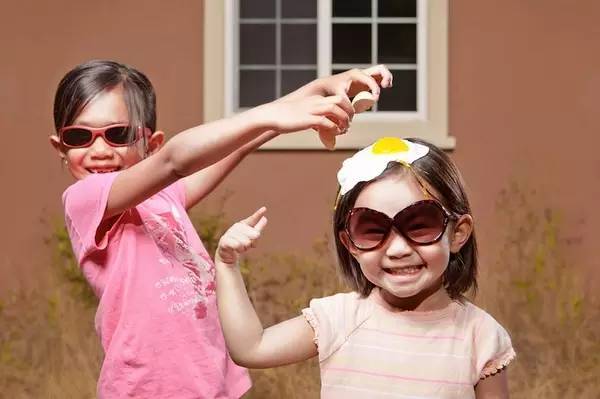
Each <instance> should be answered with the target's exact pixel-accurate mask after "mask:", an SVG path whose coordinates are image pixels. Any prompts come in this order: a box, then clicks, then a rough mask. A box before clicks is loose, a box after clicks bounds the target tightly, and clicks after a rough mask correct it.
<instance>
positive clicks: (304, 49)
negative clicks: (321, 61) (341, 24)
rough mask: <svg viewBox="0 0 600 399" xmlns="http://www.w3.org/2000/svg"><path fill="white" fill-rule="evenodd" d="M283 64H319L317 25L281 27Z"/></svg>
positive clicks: (285, 25) (286, 25)
mask: <svg viewBox="0 0 600 399" xmlns="http://www.w3.org/2000/svg"><path fill="white" fill-rule="evenodd" d="M281 63H282V64H316V63H317V25H316V24H282V25H281Z"/></svg>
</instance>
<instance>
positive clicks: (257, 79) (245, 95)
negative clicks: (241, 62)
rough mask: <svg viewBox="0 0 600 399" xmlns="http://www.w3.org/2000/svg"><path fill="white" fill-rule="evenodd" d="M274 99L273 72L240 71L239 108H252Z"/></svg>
mask: <svg viewBox="0 0 600 399" xmlns="http://www.w3.org/2000/svg"><path fill="white" fill-rule="evenodd" d="M274 99H275V71H273V70H270V71H240V105H239V106H240V107H254V106H256V105H260V104H264V103H266V102H269V101H273V100H274Z"/></svg>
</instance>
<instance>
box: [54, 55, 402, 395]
mask: <svg viewBox="0 0 600 399" xmlns="http://www.w3.org/2000/svg"><path fill="white" fill-rule="evenodd" d="M377 81H379V82H380V83H379V84H378V83H377ZM390 84H391V74H390V73H389V71H388V70H387V69H386V68H385V67H384V66H376V67H372V68H369V69H367V70H364V71H358V70H352V71H348V72H345V73H342V74H338V75H335V76H332V77H328V78H322V79H317V80H315V81H313V82H311V83H309V84H307V85H306V86H304V87H302V88H300V89H298V90H297V91H295V92H293V93H291V94H289V95H288V96H286V97H283V98H282V99H280V100H277V101H274V102H271V103H268V104H265V105H262V106H258V107H256V108H253V109H251V110H249V111H246V112H243V113H240V114H237V115H235V116H232V117H230V118H227V119H223V120H219V121H216V122H211V123H207V124H205V125H202V126H198V127H194V128H191V129H188V130H186V131H184V132H182V133H180V134H177V135H176V136H174V137H173V138H172V139H171V140H169V141H168V142H167V143H165V144H164V145H163V142H164V141H165V135H164V133H163V132H162V131H160V130H156V112H155V95H154V90H153V88H152V85H151V84H150V82H149V80H148V79H147V78H146V76H144V74H142V73H141V72H139V71H137V70H135V69H133V68H131V67H128V66H126V65H123V64H120V63H117V62H113V61H91V62H87V63H84V64H82V65H79V66H77V67H76V68H74V69H73V70H71V71H70V72H68V73H67V74H66V75H65V76H64V78H63V79H62V81H61V82H60V84H59V86H58V89H57V92H56V97H55V102H54V121H55V127H56V134H54V135H52V136H51V137H50V143H51V144H52V145H53V147H54V148H55V149H56V151H57V153H58V155H59V156H60V158H61V159H62V160H63V162H64V164H65V166H66V167H67V168H68V170H69V171H70V172H71V174H72V175H73V177H74V178H75V179H76V180H77V182H76V183H75V184H73V185H71V186H70V187H69V188H67V190H66V191H65V192H64V194H63V203H64V208H65V219H66V225H67V229H68V231H69V235H70V238H71V243H72V246H73V250H74V253H75V256H76V258H77V260H78V261H79V263H80V265H81V268H82V272H83V274H84V275H85V277H86V279H87V281H88V282H89V283H90V285H91V287H92V288H93V289H94V291H95V292H96V294H97V295H98V298H99V306H98V310H97V313H96V321H95V322H96V330H97V332H98V335H99V337H100V340H101V343H102V347H103V349H104V355H105V356H104V361H103V364H102V369H101V372H100V378H99V381H98V389H97V391H98V396H99V397H101V398H123V397H135V398H176V399H184V398H237V397H240V396H241V395H242V394H243V393H244V392H246V391H247V390H248V388H249V387H250V385H251V383H250V379H249V377H248V374H247V371H246V370H245V369H243V368H241V367H239V366H237V365H235V364H234V363H233V362H232V361H231V359H230V357H229V354H228V353H227V350H226V347H225V344H224V340H223V336H222V332H221V327H220V325H219V320H218V315H217V310H216V299H215V269H214V264H213V262H212V261H211V259H210V256H209V254H208V253H207V252H206V249H205V248H204V246H203V245H202V242H201V241H200V239H199V237H198V235H197V233H196V232H195V231H194V229H193V226H192V224H191V222H190V220H189V218H188V216H187V213H186V210H187V209H189V208H191V207H192V206H194V205H195V204H197V203H198V202H199V201H200V200H201V199H202V198H204V197H205V196H206V195H207V194H209V193H210V192H211V191H212V190H213V189H214V188H215V187H216V186H217V185H218V184H219V183H220V182H221V181H222V180H223V179H224V178H225V177H226V175H227V174H228V173H229V172H231V170H232V169H233V168H234V167H235V166H236V165H237V164H238V163H239V162H240V161H241V160H242V159H243V158H244V157H245V156H246V155H247V154H248V153H249V152H251V151H252V150H254V149H255V148H257V147H258V146H260V145H261V144H262V143H264V142H266V141H267V140H270V139H271V138H273V137H276V136H277V135H279V134H284V133H288V132H293V131H298V130H304V129H309V128H312V129H316V130H318V131H319V132H320V133H321V134H324V135H325V136H335V135H337V134H341V133H343V132H344V131H345V130H346V129H347V128H348V125H349V123H350V120H351V119H352V116H353V110H352V106H351V104H350V101H349V99H348V95H352V94H353V93H355V92H357V91H359V90H363V89H365V88H369V89H370V90H371V91H372V92H373V93H374V94H375V95H376V96H377V95H378V93H379V87H380V85H381V86H382V87H386V86H389V85H390Z"/></svg>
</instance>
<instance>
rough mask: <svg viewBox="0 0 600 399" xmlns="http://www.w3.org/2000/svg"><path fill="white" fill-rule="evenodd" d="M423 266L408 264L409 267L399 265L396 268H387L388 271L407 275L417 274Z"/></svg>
mask: <svg viewBox="0 0 600 399" xmlns="http://www.w3.org/2000/svg"><path fill="white" fill-rule="evenodd" d="M422 267H423V266H407V267H398V268H394V269H385V271H386V272H387V273H390V274H393V275H407V274H415V273H418V272H419V270H421V268H422Z"/></svg>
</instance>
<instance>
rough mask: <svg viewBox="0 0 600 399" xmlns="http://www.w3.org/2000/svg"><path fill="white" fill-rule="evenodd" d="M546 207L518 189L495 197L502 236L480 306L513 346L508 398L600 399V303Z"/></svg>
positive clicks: (554, 214)
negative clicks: (506, 333) (514, 356)
mask: <svg viewBox="0 0 600 399" xmlns="http://www.w3.org/2000/svg"><path fill="white" fill-rule="evenodd" d="M543 203H544V200H543V198H542V196H541V194H538V193H536V192H535V191H534V190H531V189H526V188H525V187H524V186H523V185H519V184H516V183H515V184H512V185H511V187H510V188H509V189H508V190H506V191H504V192H503V193H502V194H501V196H500V197H499V198H498V203H497V208H498V210H499V216H500V218H501V220H502V221H503V224H502V225H501V226H499V228H500V231H502V232H504V233H505V237H504V239H503V240H502V247H501V249H500V252H499V253H498V255H497V257H496V259H497V261H496V262H495V264H493V265H490V267H489V269H491V271H490V272H489V273H488V274H487V275H486V276H484V277H485V278H483V279H481V284H480V285H481V292H480V295H479V296H478V300H480V302H481V303H482V304H483V306H484V307H485V308H486V309H487V310H489V311H490V313H492V314H493V315H494V317H496V318H497V319H498V320H499V321H500V322H501V323H502V324H503V325H504V326H505V327H506V328H507V329H508V331H509V332H510V334H511V337H512V339H513V344H514V346H515V348H516V351H517V361H516V362H514V364H513V365H511V366H510V367H509V370H510V371H509V376H510V384H511V391H512V392H513V394H512V397H514V398H517V399H518V398H578V399H587V398H589V399H592V398H593V399H597V398H599V397H600V381H599V380H598V376H600V301H599V298H598V295H597V294H596V296H593V295H592V293H591V292H589V293H586V289H585V286H586V284H585V280H586V270H583V269H581V268H580V267H579V265H577V264H571V263H568V259H570V257H568V256H567V255H566V254H567V253H568V248H567V245H566V243H565V240H563V239H562V238H561V230H560V226H561V223H560V215H559V214H558V213H557V212H555V211H552V210H551V209H543V208H542V209H540V208H539V204H543ZM534 204H538V207H536V206H535V205H534Z"/></svg>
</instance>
